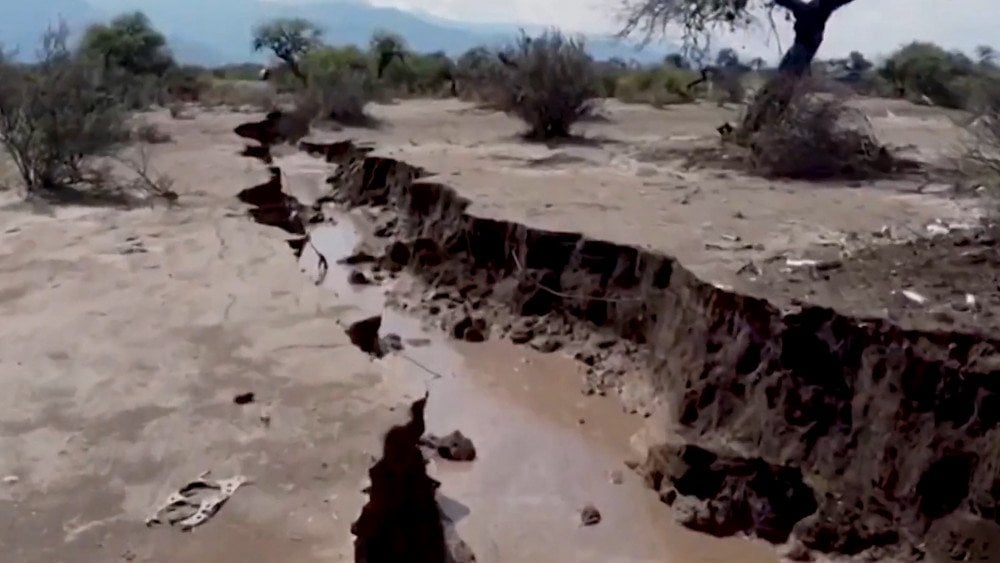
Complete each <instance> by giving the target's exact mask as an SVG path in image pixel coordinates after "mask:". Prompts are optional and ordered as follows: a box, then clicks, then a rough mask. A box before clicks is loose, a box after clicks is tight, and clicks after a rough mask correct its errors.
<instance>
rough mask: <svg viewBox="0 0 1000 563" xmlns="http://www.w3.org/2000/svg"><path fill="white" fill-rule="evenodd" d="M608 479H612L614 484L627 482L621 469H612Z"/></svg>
mask: <svg viewBox="0 0 1000 563" xmlns="http://www.w3.org/2000/svg"><path fill="white" fill-rule="evenodd" d="M608 481H610V482H611V484H612V485H621V484H622V483H624V482H625V476H624V475H622V471H621V469H612V470H611V471H610V472H608Z"/></svg>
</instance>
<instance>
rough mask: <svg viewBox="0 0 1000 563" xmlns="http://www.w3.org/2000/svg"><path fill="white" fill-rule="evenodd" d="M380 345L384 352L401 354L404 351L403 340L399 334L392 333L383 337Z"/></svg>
mask: <svg viewBox="0 0 1000 563" xmlns="http://www.w3.org/2000/svg"><path fill="white" fill-rule="evenodd" d="M380 345H381V347H382V350H383V351H386V352H388V351H393V352H399V351H400V350H402V349H403V339H402V338H401V337H400V336H399V335H398V334H394V333H391V332H390V333H389V334H386V335H385V336H384V337H382V342H381V343H380Z"/></svg>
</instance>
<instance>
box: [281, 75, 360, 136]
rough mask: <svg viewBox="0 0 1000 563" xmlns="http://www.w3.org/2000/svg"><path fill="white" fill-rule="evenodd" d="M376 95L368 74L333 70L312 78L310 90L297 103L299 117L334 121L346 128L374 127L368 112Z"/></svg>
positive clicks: (311, 76) (310, 78)
mask: <svg viewBox="0 0 1000 563" xmlns="http://www.w3.org/2000/svg"><path fill="white" fill-rule="evenodd" d="M374 95H375V91H374V85H373V84H372V82H371V77H370V76H368V73H366V72H359V71H352V70H350V69H330V70H329V71H327V72H319V73H316V74H314V75H310V77H309V86H308V88H307V89H306V90H305V91H304V92H302V93H301V94H300V95H299V99H298V101H297V103H296V107H297V108H298V112H299V113H300V114H307V113H311V114H312V115H313V116H314V117H316V118H318V119H331V120H333V121H336V122H338V123H341V124H344V125H352V126H358V127H371V126H373V125H375V124H376V122H375V119H374V118H372V116H371V115H369V114H368V112H367V111H365V108H366V107H367V106H368V103H369V102H371V101H372V99H373V97H374Z"/></svg>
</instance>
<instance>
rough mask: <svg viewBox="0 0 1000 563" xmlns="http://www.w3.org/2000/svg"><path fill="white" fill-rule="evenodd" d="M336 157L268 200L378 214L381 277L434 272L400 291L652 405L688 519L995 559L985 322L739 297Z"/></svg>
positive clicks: (905, 551)
mask: <svg viewBox="0 0 1000 563" xmlns="http://www.w3.org/2000/svg"><path fill="white" fill-rule="evenodd" d="M311 150H312V152H320V153H322V151H321V150H320V149H318V148H316V147H313V148H312V149H311ZM331 152H333V153H335V154H336V156H334V157H326V158H327V160H328V161H329V162H331V163H333V164H336V165H337V166H336V170H335V171H334V172H333V173H332V175H331V177H330V180H329V183H330V185H331V192H330V194H329V195H328V196H324V198H322V200H321V201H320V202H318V203H317V204H316V206H314V207H312V208H311V209H309V210H305V211H303V210H302V209H293V208H294V207H295V205H294V204H293V203H291V202H289V201H287V200H284V201H283V202H281V203H279V204H278V205H273V206H272V207H278V206H279V205H284V208H285V209H286V210H294V211H297V216H298V217H299V218H300V219H299V220H301V217H302V215H304V214H308V213H310V212H312V213H315V212H318V211H320V210H321V208H322V204H323V203H326V202H333V203H337V204H340V205H342V206H347V207H364V208H368V209H371V210H374V213H373V215H374V217H373V219H374V221H375V223H376V229H375V233H374V234H375V236H376V237H377V238H378V239H379V240H382V241H383V243H384V248H383V252H382V254H381V255H379V253H378V252H377V251H376V252H372V255H373V256H375V258H376V261H375V262H374V263H371V266H372V270H373V271H374V273H375V274H377V275H387V276H391V275H393V274H394V273H396V272H399V271H400V270H402V269H403V268H406V269H408V270H409V271H410V272H413V273H414V274H416V275H417V276H418V277H419V278H420V279H421V280H423V281H424V282H425V284H426V285H425V287H428V288H429V289H428V290H426V291H425V292H423V293H420V294H418V295H412V294H411V295H409V296H401V297H399V303H400V305H401V306H402V307H404V308H409V309H414V310H416V311H417V313H418V314H420V315H422V316H425V317H427V318H431V319H434V322H436V323H437V324H439V325H440V326H442V328H445V329H446V330H448V331H450V332H452V334H455V335H459V336H460V337H461V338H462V339H463V340H466V341H470V338H469V337H468V334H469V331H470V330H472V334H473V338H472V339H471V341H472V342H476V341H478V340H479V334H481V335H482V336H483V339H484V340H486V339H501V338H509V339H510V340H513V341H515V342H518V343H525V344H529V345H530V346H531V347H532V348H534V349H536V350H539V351H542V352H553V351H556V350H559V351H562V352H566V353H567V354H569V355H573V356H575V357H576V358H577V359H578V360H580V361H581V362H582V363H583V364H584V365H586V366H587V374H588V375H587V383H586V385H585V386H584V391H585V392H588V393H591V392H592V393H609V392H611V393H616V394H618V395H619V396H620V398H621V399H622V401H623V403H624V404H625V406H626V408H627V409H628V410H630V411H632V412H637V413H643V414H654V413H658V415H657V416H653V418H651V419H650V421H651V423H652V424H655V425H656V426H657V428H655V430H657V432H656V434H657V435H658V436H659V438H658V440H656V441H654V442H652V443H649V444H646V446H645V447H644V448H643V449H644V450H645V451H644V454H645V455H644V459H643V460H642V461H641V462H639V463H638V464H637V465H636V469H637V471H638V472H639V473H640V474H641V475H642V476H643V477H644V479H645V481H646V483H647V485H648V486H650V487H651V488H653V489H654V490H655V491H656V492H657V493H658V495H659V497H660V499H661V500H662V501H663V502H665V503H667V504H671V505H673V507H674V512H675V514H676V515H677V516H678V517H679V518H680V519H681V521H682V522H683V523H684V524H685V525H687V526H690V527H692V528H695V529H698V530H701V531H704V532H707V533H710V534H714V535H719V536H728V535H739V534H746V535H751V536H756V537H760V538H763V539H766V540H768V541H771V542H774V543H788V544H789V546H790V551H789V554H790V555H792V556H795V557H798V558H805V557H808V556H809V553H810V552H811V551H816V552H823V553H827V554H832V555H863V556H866V557H873V558H881V557H888V556H893V557H898V558H903V559H914V560H916V559H923V558H927V557H937V556H938V555H939V554H945V556H946V557H957V558H960V559H961V558H969V557H976V556H986V557H990V556H992V555H991V554H996V553H997V549H998V546H997V545H993V544H994V543H996V542H993V543H991V542H990V540H989V539H983V538H984V537H985V538H989V537H990V536H991V535H992V534H991V532H990V531H993V532H995V535H994V536H993V537H1000V477H998V475H1000V450H998V449H997V448H996V446H995V445H996V444H997V443H1000V430H998V425H1000V416H997V415H996V413H997V412H1000V383H998V382H1000V379H998V375H1000V354H998V346H1000V341H998V340H997V339H996V338H995V337H994V336H992V335H991V334H982V333H978V332H976V331H972V330H969V331H964V332H962V331H955V330H948V329H945V328H924V327H923V326H917V325H919V323H908V322H906V321H907V319H906V318H903V319H896V320H890V319H888V318H883V317H868V316H858V315H856V314H852V313H851V312H850V311H845V312H839V311H838V310H835V309H833V308H829V307H823V306H818V305H813V304H809V303H802V302H792V301H790V300H787V299H782V298H781V296H777V297H772V298H766V297H762V296H753V295H746V294H740V293H736V292H733V291H730V290H727V289H725V288H720V287H716V286H714V285H712V284H709V283H705V282H703V281H702V280H700V279H698V278H697V277H696V276H694V275H693V274H691V273H690V272H689V271H688V270H686V269H685V268H684V267H683V265H681V264H679V263H678V262H677V261H676V260H674V259H673V258H671V257H669V256H666V255H663V254H659V253H655V252H651V251H648V250H644V249H641V248H636V247H629V246H623V245H618V244H613V243H610V242H606V241H600V240H593V239H589V238H587V237H584V236H582V235H580V234H578V233H564V232H550V231H543V230H539V229H535V228H531V227H529V226H526V225H521V224H516V223H511V222H506V221H501V220H496V219H492V218H489V217H478V216H475V215H472V214H470V213H468V207H469V201H468V200H467V199H465V198H463V197H462V196H460V195H459V194H457V193H456V192H455V191H454V190H453V189H451V188H449V187H447V186H444V185H442V184H439V183H436V182H433V181H430V179H428V178H426V174H427V173H426V171H423V170H419V169H415V168H413V167H410V166H408V165H407V164H405V163H403V162H399V161H395V160H392V159H388V158H382V157H377V156H372V155H370V154H368V151H367V150H358V151H351V150H349V149H344V148H338V149H337V150H336V151H331ZM322 154H324V156H325V155H326V154H327V153H322ZM278 181H279V182H280V178H279V180H278ZM255 189H256V188H255ZM278 190H279V191H280V185H279V186H278ZM260 192H266V193H269V194H272V193H273V192H274V188H273V187H272V188H268V189H267V190H264V189H261V190H260ZM275 199H276V200H277V199H278V198H275ZM258 207H260V206H259V205H258ZM265 208H266V206H265ZM268 213H271V214H267V213H265V214H264V218H266V219H271V220H273V221H274V222H271V223H266V224H275V223H279V222H280V221H279V218H280V217H283V216H284V215H281V214H279V213H278V212H277V211H276V210H275V211H270V212H268ZM289 213H290V214H289V217H291V216H292V215H295V214H294V213H291V211H289ZM255 218H256V216H255ZM305 223H308V220H306V221H305ZM284 224H285V226H286V227H287V226H289V225H288V224H287V223H284ZM275 226H279V227H281V225H279V224H275ZM291 226H292V228H294V224H293V225H291ZM282 228H285V227H282ZM286 230H287V231H288V232H292V233H295V234H301V233H299V232H298V231H295V230H289V229H288V228H286ZM303 230H304V227H303ZM290 244H291V243H290ZM477 332H478V333H479V334H477ZM599 527H600V526H595V528H599ZM984 530H985V531H984ZM982 554H985V555H982ZM984 560H988V559H984Z"/></svg>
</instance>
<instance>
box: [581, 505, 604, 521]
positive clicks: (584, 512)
mask: <svg viewBox="0 0 1000 563" xmlns="http://www.w3.org/2000/svg"><path fill="white" fill-rule="evenodd" d="M580 523H581V524H583V525H584V526H594V525H597V524H600V523H601V513H600V511H598V510H597V507H595V506H594V505H592V504H588V505H587V506H584V507H583V508H582V509H581V510H580Z"/></svg>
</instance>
